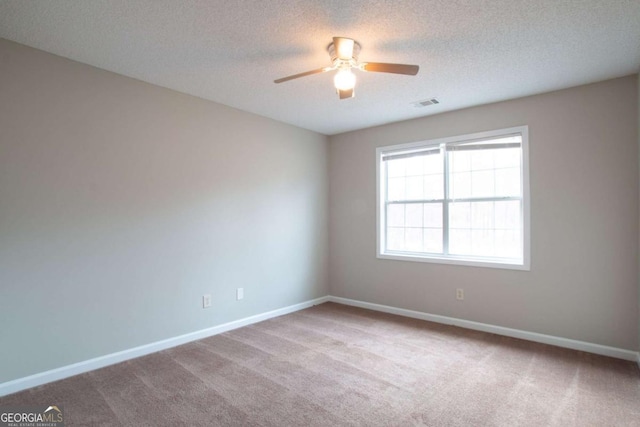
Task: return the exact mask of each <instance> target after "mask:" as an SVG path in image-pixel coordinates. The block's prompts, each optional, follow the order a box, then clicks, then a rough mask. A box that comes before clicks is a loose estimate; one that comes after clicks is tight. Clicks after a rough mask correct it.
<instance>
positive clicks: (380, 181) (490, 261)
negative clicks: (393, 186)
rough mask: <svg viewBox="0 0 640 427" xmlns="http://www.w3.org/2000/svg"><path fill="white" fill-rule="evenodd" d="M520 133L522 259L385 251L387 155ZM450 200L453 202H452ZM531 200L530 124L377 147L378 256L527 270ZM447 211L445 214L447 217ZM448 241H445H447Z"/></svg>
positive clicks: (529, 267)
mask: <svg viewBox="0 0 640 427" xmlns="http://www.w3.org/2000/svg"><path fill="white" fill-rule="evenodd" d="M514 134H520V135H521V137H522V145H521V152H522V163H521V165H522V168H521V173H522V176H521V178H522V179H521V185H522V259H521V260H514V261H511V260H505V259H499V258H489V257H486V258H485V257H474V256H468V255H464V256H458V255H438V254H415V255H414V254H411V253H402V254H399V253H389V252H386V251H385V246H386V242H385V238H386V237H385V236H386V213H385V209H386V193H384V194H383V191H385V192H386V191H387V188H386V184H387V183H386V181H385V176H383V174H382V171H381V166H382V161H383V160H382V158H383V155H385V154H388V153H391V152H396V151H403V150H412V149H419V148H424V149H428V148H429V147H437V146H440V145H442V144H452V143H456V144H463V143H466V142H472V141H474V140H481V139H490V138H499V137H506V136H509V135H514ZM446 174H447V171H446V170H444V171H443V176H444V178H445V182H447V180H448V177H447V176H446ZM444 197H446V195H444ZM448 203H450V202H448ZM530 204H531V198H530V193H529V127H528V126H526V125H523V126H516V127H510V128H504V129H497V130H490V131H485V132H476V133H472V134H466V135H456V136H451V137H445V138H437V139H430V140H424V141H416V142H409V143H404V144H395V145H387V146H383V147H377V148H376V256H377V258H379V259H387V260H400V261H417V262H428V263H438V264H453V265H465V266H473V267H489V268H501V269H510V270H525V271H529V270H530V269H531V233H530ZM446 217H447V215H446V214H443V219H445V220H446V219H448V218H446ZM445 225H446V226H447V227H448V224H447V221H445V222H444V223H443V234H445V233H447V231H445ZM446 243H447V241H443V244H446Z"/></svg>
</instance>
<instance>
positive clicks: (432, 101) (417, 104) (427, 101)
mask: <svg viewBox="0 0 640 427" xmlns="http://www.w3.org/2000/svg"><path fill="white" fill-rule="evenodd" d="M436 104H440V101H438V100H437V99H436V98H431V99H425V100H423V101H417V102H414V103H413V105H414V106H415V107H418V108H422V107H428V106H429V105H436Z"/></svg>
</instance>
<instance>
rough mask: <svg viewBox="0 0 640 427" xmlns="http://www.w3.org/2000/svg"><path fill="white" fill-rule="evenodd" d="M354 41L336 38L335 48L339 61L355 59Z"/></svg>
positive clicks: (334, 40)
mask: <svg viewBox="0 0 640 427" xmlns="http://www.w3.org/2000/svg"><path fill="white" fill-rule="evenodd" d="M354 43H355V41H354V40H353V39H347V38H344V37H334V38H333V47H334V48H335V50H336V55H337V56H338V58H339V59H344V60H347V61H348V60H350V59H351V58H352V57H353V44H354Z"/></svg>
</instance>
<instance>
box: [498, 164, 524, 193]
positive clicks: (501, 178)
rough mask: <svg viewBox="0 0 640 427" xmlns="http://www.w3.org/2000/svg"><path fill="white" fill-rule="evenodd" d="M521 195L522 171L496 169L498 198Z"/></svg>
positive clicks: (517, 169)
mask: <svg viewBox="0 0 640 427" xmlns="http://www.w3.org/2000/svg"><path fill="white" fill-rule="evenodd" d="M520 195H521V194H520V169H519V168H508V169H496V196H499V197H507V196H520Z"/></svg>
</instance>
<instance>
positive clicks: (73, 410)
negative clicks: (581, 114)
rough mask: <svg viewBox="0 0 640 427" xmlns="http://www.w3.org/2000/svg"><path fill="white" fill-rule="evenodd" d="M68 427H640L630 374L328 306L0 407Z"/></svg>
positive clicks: (625, 368) (539, 348)
mask: <svg viewBox="0 0 640 427" xmlns="http://www.w3.org/2000/svg"><path fill="white" fill-rule="evenodd" d="M14 404H21V405H29V404H39V405H63V406H64V412H65V421H66V425H67V426H73V425H114V426H115V425H127V426H142V425H148V426H165V425H172V426H187V425H188V426H191V425H193V426H196V425H198V426H216V425H223V426H233V425H242V426H253V425H261V426H319V425H323V426H334V425H336V426H337V425H361V426H415V425H420V426H422V425H427V426H640V371H639V370H638V367H637V365H636V364H634V363H633V362H626V361H622V360H617V359H611V358H607V357H601V356H596V355H592V354H588V353H582V352H578V351H573V350H567V349H562V348H557V347H551V346H547V345H543V344H537V343H532V342H528V341H523V340H517V339H513V338H506V337H501V336H497V335H492V334H488V333H483V332H476V331H470V330H465V329H461V328H456V327H452V326H445V325H439V324H435V323H429V322H424V321H421V320H414V319H408V318H403V317H398V316H393V315H388V314H383V313H377V312H373V311H369V310H362V309H358V308H353V307H347V306H343V305H338V304H332V303H327V304H323V305H320V306H316V307H313V308H310V309H307V310H303V311H299V312H296V313H293V314H289V315H286V316H282V317H278V318H275V319H271V320H268V321H265V322H262V323H258V324H255V325H252V326H247V327H244V328H241V329H236V330H234V331H231V332H227V333H224V334H221V335H217V336H214V337H211V338H207V339H204V340H201V341H197V342H193V343H190V344H187V345H183V346H181V347H176V348H173V349H170V350H165V351H162V352H159V353H155V354H152V355H149V356H146V357H142V358H139V359H135V360H131V361H128V362H124V363H121V364H118V365H114V366H111V367H108V368H104V369H100V370H97V371H93V372H89V373H86V374H83V375H79V376H76V377H73V378H69V379H66V380H62V381H58V382H56V383H52V384H48V385H44V386H41V387H37V388H34V389H31V390H28V391H25V392H22V393H17V394H14V395H11V396H6V397H4V398H0V406H4V405H14Z"/></svg>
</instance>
